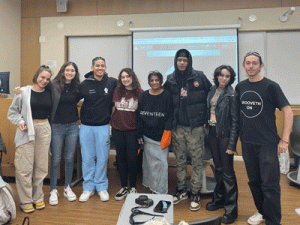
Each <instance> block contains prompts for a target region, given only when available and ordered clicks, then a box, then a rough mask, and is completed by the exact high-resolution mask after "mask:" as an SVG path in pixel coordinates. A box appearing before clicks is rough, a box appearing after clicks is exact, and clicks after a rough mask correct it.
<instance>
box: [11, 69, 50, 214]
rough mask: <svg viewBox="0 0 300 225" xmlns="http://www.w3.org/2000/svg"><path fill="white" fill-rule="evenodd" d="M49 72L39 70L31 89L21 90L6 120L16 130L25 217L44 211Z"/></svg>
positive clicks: (28, 87) (21, 199)
mask: <svg viewBox="0 0 300 225" xmlns="http://www.w3.org/2000/svg"><path fill="white" fill-rule="evenodd" d="M51 76H52V72H51V70H50V69H49V67H48V66H41V67H39V68H38V70H37V71H36V73H35V75H34V77H33V85H32V86H31V85H28V86H26V87H22V88H21V94H19V95H15V97H14V99H13V102H12V104H11V106H10V107H9V109H8V113H7V118H8V119H9V121H10V122H11V123H12V124H14V125H16V126H17V131H16V136H15V144H16V153H15V167H16V186H17V190H18V194H19V198H20V207H21V209H22V210H23V211H24V212H25V213H31V212H33V211H34V210H35V209H34V207H33V204H34V205H35V208H36V209H43V208H45V203H44V193H43V190H42V187H43V181H44V179H45V177H46V175H47V173H48V151H49V147H50V140H51V128H50V124H49V120H48V119H49V117H50V114H51V91H50V89H49V88H47V86H48V85H49V83H50V78H51Z"/></svg>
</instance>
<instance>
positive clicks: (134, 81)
mask: <svg viewBox="0 0 300 225" xmlns="http://www.w3.org/2000/svg"><path fill="white" fill-rule="evenodd" d="M123 72H126V73H128V75H129V77H131V79H132V91H133V94H134V95H135V96H138V90H139V89H140V88H141V85H140V82H139V80H138V78H137V76H136V74H135V72H134V71H133V70H132V69H131V68H123V69H122V70H121V71H120V73H119V78H118V85H117V87H118V88H119V95H120V96H122V95H123V93H124V90H125V87H124V85H123V84H122V81H121V75H122V73H123Z"/></svg>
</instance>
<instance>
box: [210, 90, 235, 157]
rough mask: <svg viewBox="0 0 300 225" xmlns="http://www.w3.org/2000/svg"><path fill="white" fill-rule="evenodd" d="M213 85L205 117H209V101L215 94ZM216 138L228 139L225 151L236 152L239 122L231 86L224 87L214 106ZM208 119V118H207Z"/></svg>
mask: <svg viewBox="0 0 300 225" xmlns="http://www.w3.org/2000/svg"><path fill="white" fill-rule="evenodd" d="M216 89H217V86H216V85H214V86H213V87H212V88H211V90H210V92H209V93H208V97H207V115H208V117H209V115H210V101H211V99H212V97H213V96H214V94H215V92H216ZM215 115H216V120H217V125H216V134H217V137H221V138H229V142H228V147H227V149H229V150H231V151H236V143H237V139H238V122H239V100H238V96H237V93H236V92H235V91H234V90H233V88H232V87H231V86H226V87H225V88H224V90H223V92H222V93H221V95H220V97H219V98H218V101H217V104H216V114H215ZM208 119H209V118H208Z"/></svg>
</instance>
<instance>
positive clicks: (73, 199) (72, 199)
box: [64, 193, 77, 202]
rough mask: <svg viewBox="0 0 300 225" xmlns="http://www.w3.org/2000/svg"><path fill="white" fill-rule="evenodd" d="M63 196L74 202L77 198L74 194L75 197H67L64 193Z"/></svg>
mask: <svg viewBox="0 0 300 225" xmlns="http://www.w3.org/2000/svg"><path fill="white" fill-rule="evenodd" d="M64 196H65V197H66V198H67V199H68V201H69V202H74V201H75V200H76V199H77V198H76V196H75V198H68V195H66V194H65V193H64Z"/></svg>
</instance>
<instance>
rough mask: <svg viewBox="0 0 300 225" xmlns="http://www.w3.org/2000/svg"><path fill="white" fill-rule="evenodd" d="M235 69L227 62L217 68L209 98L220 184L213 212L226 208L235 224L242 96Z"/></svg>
mask: <svg viewBox="0 0 300 225" xmlns="http://www.w3.org/2000/svg"><path fill="white" fill-rule="evenodd" d="M234 80H235V72H234V70H233V69H232V68H231V67H230V66H227V65H222V66H219V67H218V68H216V69H215V71H214V83H215V85H214V86H213V87H211V90H210V92H209V93H208V97H207V106H208V107H207V108H208V112H207V115H210V117H209V120H208V123H207V129H208V131H209V135H208V141H209V146H210V150H211V153H212V156H213V161H214V164H215V168H216V169H215V176H216V180H217V184H216V187H215V190H214V196H213V200H212V201H211V202H209V203H208V204H207V205H206V209H207V210H209V211H215V210H217V209H219V208H225V214H224V215H223V218H222V223H225V224H230V223H233V222H234V221H235V220H236V218H237V216H238V206H237V199H238V188H237V182H236V177H235V173H234V169H233V155H234V152H235V151H236V143H237V138H238V112H239V111H238V97H237V94H236V92H235V91H234V89H233V88H232V87H231V84H232V83H233V82H234Z"/></svg>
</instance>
